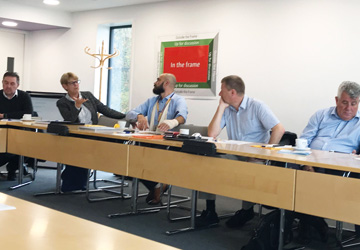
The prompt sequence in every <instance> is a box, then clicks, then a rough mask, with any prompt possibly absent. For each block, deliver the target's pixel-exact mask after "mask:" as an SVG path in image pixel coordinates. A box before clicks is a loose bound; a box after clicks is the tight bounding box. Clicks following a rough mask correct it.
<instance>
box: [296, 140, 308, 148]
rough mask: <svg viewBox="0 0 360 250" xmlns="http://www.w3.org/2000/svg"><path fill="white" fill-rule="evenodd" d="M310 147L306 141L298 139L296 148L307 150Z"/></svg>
mask: <svg viewBox="0 0 360 250" xmlns="http://www.w3.org/2000/svg"><path fill="white" fill-rule="evenodd" d="M307 146H308V142H307V140H306V139H296V147H297V148H300V149H305V148H307Z"/></svg>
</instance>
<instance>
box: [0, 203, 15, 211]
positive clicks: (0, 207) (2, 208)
mask: <svg viewBox="0 0 360 250" xmlns="http://www.w3.org/2000/svg"><path fill="white" fill-rule="evenodd" d="M13 209H16V207H12V206H8V205H5V204H0V211H4V210H13Z"/></svg>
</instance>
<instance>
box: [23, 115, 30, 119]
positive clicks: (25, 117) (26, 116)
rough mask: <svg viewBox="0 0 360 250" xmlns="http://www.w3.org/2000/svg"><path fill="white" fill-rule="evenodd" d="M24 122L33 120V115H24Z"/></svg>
mask: <svg viewBox="0 0 360 250" xmlns="http://www.w3.org/2000/svg"><path fill="white" fill-rule="evenodd" d="M23 120H31V114H24V115H23Z"/></svg>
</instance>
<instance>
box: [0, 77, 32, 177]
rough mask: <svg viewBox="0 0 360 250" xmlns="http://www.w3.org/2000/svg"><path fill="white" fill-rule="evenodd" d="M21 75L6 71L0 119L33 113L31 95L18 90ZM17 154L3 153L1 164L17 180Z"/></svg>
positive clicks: (0, 96)
mask: <svg viewBox="0 0 360 250" xmlns="http://www.w3.org/2000/svg"><path fill="white" fill-rule="evenodd" d="M19 83H20V78H19V75H18V74H17V73H15V72H6V73H5V74H4V76H3V80H2V84H3V89H2V90H0V119H21V118H22V117H23V115H24V114H32V112H33V106H32V103H31V98H30V95H29V94H28V93H26V92H24V91H21V90H18V87H19ZM18 162H19V157H18V156H17V155H13V154H8V153H1V154H0V166H2V165H4V164H6V163H8V164H7V166H6V168H7V170H8V177H7V178H8V180H15V177H16V174H15V171H16V169H18Z"/></svg>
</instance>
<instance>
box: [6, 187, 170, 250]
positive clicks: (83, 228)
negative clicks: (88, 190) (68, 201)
mask: <svg viewBox="0 0 360 250" xmlns="http://www.w3.org/2000/svg"><path fill="white" fill-rule="evenodd" d="M0 220H1V226H2V228H3V230H2V232H1V234H0V240H1V248H2V249H29V250H31V249H34V250H43V249H44V250H45V249H54V250H56V249H59V250H60V249H61V250H64V249H72V250H83V249H88V250H99V249H107V250H115V249H154V250H171V249H177V248H174V247H171V246H168V245H165V244H161V243H159V242H156V241H152V240H149V239H145V238H142V237H139V236H136V235H133V234H130V233H126V232H123V231H121V230H118V229H114V228H111V227H107V226H104V225H101V224H98V223H95V222H91V221H88V220H85V219H81V218H78V217H76V216H72V215H69V214H66V213H62V212H59V211H56V210H53V209H50V208H47V207H44V206H40V205H37V204H34V203H31V202H28V201H25V200H21V199H18V198H15V197H12V196H9V195H6V194H3V193H0Z"/></svg>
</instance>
